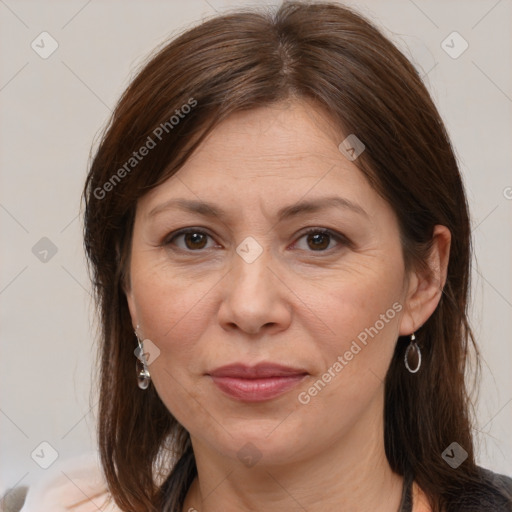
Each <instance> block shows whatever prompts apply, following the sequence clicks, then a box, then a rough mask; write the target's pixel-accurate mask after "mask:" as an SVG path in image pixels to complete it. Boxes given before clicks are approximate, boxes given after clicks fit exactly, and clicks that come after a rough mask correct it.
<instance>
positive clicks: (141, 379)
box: [134, 325, 151, 389]
mask: <svg viewBox="0 0 512 512" xmlns="http://www.w3.org/2000/svg"><path fill="white" fill-rule="evenodd" d="M138 329H139V325H137V327H136V329H135V331H134V332H135V337H136V338H137V343H138V345H139V346H138V347H137V348H136V349H135V355H136V356H137V361H136V363H135V370H136V372H137V385H138V386H139V388H140V389H148V387H149V383H150V382H151V375H150V373H149V370H148V367H147V364H146V358H145V357H144V347H143V345H142V342H141V340H140V338H139V335H138V334H137V330H138Z"/></svg>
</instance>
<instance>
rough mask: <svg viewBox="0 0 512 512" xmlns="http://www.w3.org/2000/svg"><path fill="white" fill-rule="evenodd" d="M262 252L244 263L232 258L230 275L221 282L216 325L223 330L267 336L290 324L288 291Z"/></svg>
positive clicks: (236, 256) (238, 258)
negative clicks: (252, 259) (221, 289)
mask: <svg viewBox="0 0 512 512" xmlns="http://www.w3.org/2000/svg"><path fill="white" fill-rule="evenodd" d="M271 263H272V262H271V261H269V258H268V257H267V251H264V252H263V253H262V254H261V255H260V256H259V257H258V258H257V259H256V260H255V261H252V262H251V263H248V262H247V261H245V260H244V259H243V258H241V257H240V256H239V255H238V254H234V256H233V262H232V268H231V271H230V272H228V274H227V275H226V276H225V278H224V285H223V288H224V291H223V297H222V303H221V306H220V308H219V313H218V318H219V323H220V325H221V326H222V328H223V329H225V330H234V329H240V330H241V331H243V332H245V333H247V334H253V335H254V334H259V333H262V332H263V331H265V332H266V333H267V334H270V333H275V332H279V331H281V330H285V329H286V328H288V326H289V325H290V322H291V304H290V303H289V301H288V300H287V297H289V296H290V291H289V289H288V288H287V287H286V285H285V284H284V283H283V280H282V278H280V276H279V271H278V270H276V269H274V268H273V267H276V266H275V265H272V264H271Z"/></svg>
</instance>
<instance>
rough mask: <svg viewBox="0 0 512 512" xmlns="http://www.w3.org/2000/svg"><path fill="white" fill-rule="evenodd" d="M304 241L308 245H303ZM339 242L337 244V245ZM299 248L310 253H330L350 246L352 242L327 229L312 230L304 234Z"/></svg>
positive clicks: (298, 243)
mask: <svg viewBox="0 0 512 512" xmlns="http://www.w3.org/2000/svg"><path fill="white" fill-rule="evenodd" d="M302 239H305V240H306V243H305V244H304V243H302V246H301V243H300V241H301V240H302ZM336 242H337V244H336ZM297 245H298V248H299V249H301V250H304V251H308V252H312V251H313V252H330V251H331V249H336V248H337V247H336V246H338V248H339V247H340V246H347V245H350V242H349V240H348V239H347V238H345V237H344V236H343V235H341V234H338V233H335V232H333V231H331V230H325V229H318V228H316V229H310V230H309V231H307V232H306V233H304V234H303V235H302V236H301V237H300V238H299V241H298V242H297Z"/></svg>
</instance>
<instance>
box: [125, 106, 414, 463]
mask: <svg viewBox="0 0 512 512" xmlns="http://www.w3.org/2000/svg"><path fill="white" fill-rule="evenodd" d="M356 135H357V134H356ZM343 138H344V137H343ZM343 138H341V139H340V136H339V132H338V131H337V130H336V129H335V128H334V127H333V126H332V124H331V123H330V122H329V120H328V118H327V117H326V116H325V115H323V114H321V113H320V112H319V111H318V109H317V110H314V107H313V106H312V105H310V104H308V103H304V102H303V103H290V104H280V105H279V106H276V107H272V108H261V109H258V110H252V111H246V112H243V113H237V114H235V115H233V116H232V117H230V118H229V119H228V120H226V121H225V122H223V123H222V124H220V125H219V126H218V127H217V128H216V129H215V130H214V131H213V132H212V133H211V134H210V136H209V138H208V139H207V140H206V141H205V142H204V143H203V144H202V145H201V147H200V148H199V149H198V150H197V151H196V152H195V154H194V155H193V156H192V157H191V158H190V159H189V160H188V161H187V163H186V164H185V165H184V166H183V167H182V168H181V169H180V170H179V171H178V172H177V173H176V174H175V175H174V176H173V177H171V178H170V179H168V180H167V181H166V182H165V183H163V184H162V185H160V186H159V187H157V188H155V189H153V190H152V191H150V192H149V193H148V194H147V195H145V196H144V197H143V198H141V199H140V201H139V203H138V205H137V212H136V219H135V226H134V232H133V242H132V249H131V250H132V253H131V262H130V286H129V289H128V290H127V297H128V302H129V306H130V312H131V315H132V319H133V324H134V326H135V325H137V324H139V325H140V327H139V334H140V336H141V338H142V339H146V340H150V341H151V343H149V342H148V341H146V346H145V350H146V351H148V352H149V353H150V366H149V370H150V373H151V378H152V382H153V384H154V386H155V387H156V390H157V392H158V394H159V396H160V397H161V399H162V401H163V402H164V404H165V405H166V407H167V408H168V409H169V411H170V412H171V413H172V414H173V415H174V417H175V418H176V419H177V420H178V421H179V422H180V423H181V424H182V425H183V426H184V427H185V428H186V429H187V430H188V431H189V433H190V434H191V437H192V440H193V443H194V444H195V446H194V449H195V450H197V449H198V447H202V448H203V449H204V450H209V451H211V452H212V453H216V454H217V455H219V454H220V455H221V456H222V455H223V456H226V457H229V458H236V457H237V456H238V458H240V460H242V459H243V460H244V461H248V460H249V459H251V458H252V460H253V461H255V460H257V459H260V460H261V462H259V463H263V462H264V461H265V462H266V463H268V464H276V463H280V464H281V463H285V462H294V461H298V460H300V459H304V458H305V457H308V456H310V455H313V454H316V453H319V451H322V450H324V452H325V451H327V450H331V449H333V447H334V446H337V445H339V444H340V443H345V444H346V445H347V446H350V444H351V443H353V442H354V441H356V440H357V439H359V440H362V439H368V438H371V436H372V433H375V429H379V428H380V427H381V426H382V411H383V403H384V402H383V388H384V384H383V380H384V377H385V374H386V371H387V369H388V367H389V364H390V361H391V358H392V354H393V350H394V347H395V344H396V341H397V337H398V335H399V334H409V333H410V331H408V330H406V328H404V325H402V326H401V325H400V323H401V320H403V318H404V313H405V311H406V304H405V300H406V297H407V289H406V281H407V280H406V275H405V271H404V262H403V258H402V249H401V245H400V240H399V230H398V224H397V219H396V217H395V215H394V213H393V211H392V209H391V207H390V206H389V204H387V202H386V201H384V200H383V199H382V198H381V197H380V196H379V195H378V194H377V193H376V192H375V191H374V190H373V189H372V188H371V187H370V185H369V184H368V182H367V181H366V179H365V178H364V176H363V174H362V173H361V172H360V171H359V170H358V169H357V167H356V166H355V164H354V162H353V161H351V160H350V159H349V158H347V157H346V155H345V154H343V153H342V152H341V151H340V150H339V149H338V146H339V145H340V143H341V142H342V140H343ZM349 154H350V153H349ZM214 212H215V213H214ZM184 230H186V231H187V232H188V234H186V233H185V234H183V231H184ZM308 230H309V231H311V232H309V233H308V232H307V231H308ZM404 329H405V330H404ZM402 331H404V332H402ZM134 348H135V345H134ZM158 351H159V352H158ZM260 363H265V364H267V368H266V369H265V368H263V366H261V365H260ZM233 364H236V365H240V367H238V368H235V369H233V368H232V369H231V370H230V369H227V370H225V371H223V370H219V368H221V367H224V366H226V365H233ZM257 365H260V366H259V367H257ZM268 365H270V366H268ZM272 365H280V366H281V367H286V368H285V369H283V368H277V367H273V366H272ZM254 367H256V370H255V373H250V371H251V369H254ZM248 368H249V369H248ZM404 371H405V370H404ZM248 377H252V378H251V379H249V378H248ZM255 377H257V378H255ZM249 443H250V444H249ZM354 446H355V445H354ZM357 446H360V445H359V444H358V445H357ZM247 456H248V457H249V459H247V458H246V457H247ZM235 460H236V459H235Z"/></svg>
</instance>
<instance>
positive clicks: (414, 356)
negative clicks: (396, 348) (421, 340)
mask: <svg viewBox="0 0 512 512" xmlns="http://www.w3.org/2000/svg"><path fill="white" fill-rule="evenodd" d="M415 339H416V336H414V333H413V334H411V341H410V342H409V345H408V346H407V349H406V351H405V357H404V361H405V367H406V368H407V369H408V370H409V371H410V372H411V373H416V372H417V371H418V370H419V369H420V366H421V350H420V347H419V346H418V344H417V343H416V341H414V340H415Z"/></svg>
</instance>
